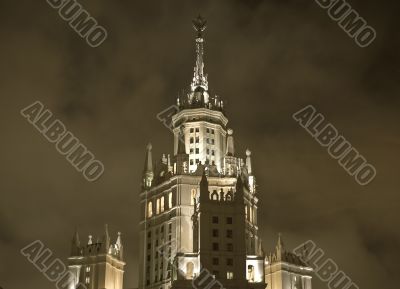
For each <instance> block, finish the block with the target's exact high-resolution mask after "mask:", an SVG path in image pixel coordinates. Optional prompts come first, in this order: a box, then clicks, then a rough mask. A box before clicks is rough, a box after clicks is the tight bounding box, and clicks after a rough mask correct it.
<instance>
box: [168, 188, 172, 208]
mask: <svg viewBox="0 0 400 289" xmlns="http://www.w3.org/2000/svg"><path fill="white" fill-rule="evenodd" d="M171 208H172V192H170V193H169V194H168V209H171Z"/></svg>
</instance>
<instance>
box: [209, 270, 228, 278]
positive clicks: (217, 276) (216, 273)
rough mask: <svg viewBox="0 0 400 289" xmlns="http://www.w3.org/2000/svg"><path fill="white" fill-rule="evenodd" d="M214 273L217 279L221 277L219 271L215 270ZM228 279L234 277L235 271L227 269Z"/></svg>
mask: <svg viewBox="0 0 400 289" xmlns="http://www.w3.org/2000/svg"><path fill="white" fill-rule="evenodd" d="M212 273H213V275H214V278H215V279H218V278H219V277H220V276H219V271H216V270H213V271H212ZM226 279H228V280H231V279H233V272H231V271H227V272H226Z"/></svg>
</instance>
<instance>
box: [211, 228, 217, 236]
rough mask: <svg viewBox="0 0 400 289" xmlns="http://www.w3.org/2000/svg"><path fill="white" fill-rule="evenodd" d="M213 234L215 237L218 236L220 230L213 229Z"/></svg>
mask: <svg viewBox="0 0 400 289" xmlns="http://www.w3.org/2000/svg"><path fill="white" fill-rule="evenodd" d="M212 236H213V237H218V230H217V229H213V230H212Z"/></svg>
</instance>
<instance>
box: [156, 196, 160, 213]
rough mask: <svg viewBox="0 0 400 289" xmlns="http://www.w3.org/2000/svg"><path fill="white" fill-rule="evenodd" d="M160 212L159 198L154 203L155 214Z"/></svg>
mask: <svg viewBox="0 0 400 289" xmlns="http://www.w3.org/2000/svg"><path fill="white" fill-rule="evenodd" d="M159 213H160V199H157V203H156V214H157V215H158V214H159Z"/></svg>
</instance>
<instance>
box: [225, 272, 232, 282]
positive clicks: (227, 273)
mask: <svg viewBox="0 0 400 289" xmlns="http://www.w3.org/2000/svg"><path fill="white" fill-rule="evenodd" d="M226 279H229V280H230V279H233V272H231V271H228V272H226Z"/></svg>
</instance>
